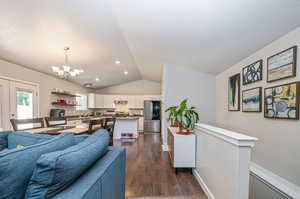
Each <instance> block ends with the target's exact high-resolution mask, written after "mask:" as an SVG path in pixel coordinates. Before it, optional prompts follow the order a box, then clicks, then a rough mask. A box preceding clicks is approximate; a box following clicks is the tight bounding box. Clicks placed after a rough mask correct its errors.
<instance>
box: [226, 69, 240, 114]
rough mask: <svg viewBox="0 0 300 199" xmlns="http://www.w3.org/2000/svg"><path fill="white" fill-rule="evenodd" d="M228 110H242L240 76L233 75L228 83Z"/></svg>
mask: <svg viewBox="0 0 300 199" xmlns="http://www.w3.org/2000/svg"><path fill="white" fill-rule="evenodd" d="M228 110H229V111H239V110H240V74H236V75H233V76H231V77H230V78H229V81H228Z"/></svg>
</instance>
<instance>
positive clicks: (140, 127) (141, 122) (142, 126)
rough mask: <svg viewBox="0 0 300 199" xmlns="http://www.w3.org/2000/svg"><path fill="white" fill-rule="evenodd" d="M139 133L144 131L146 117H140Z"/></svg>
mask: <svg viewBox="0 0 300 199" xmlns="http://www.w3.org/2000/svg"><path fill="white" fill-rule="evenodd" d="M138 131H144V117H140V118H139V121H138Z"/></svg>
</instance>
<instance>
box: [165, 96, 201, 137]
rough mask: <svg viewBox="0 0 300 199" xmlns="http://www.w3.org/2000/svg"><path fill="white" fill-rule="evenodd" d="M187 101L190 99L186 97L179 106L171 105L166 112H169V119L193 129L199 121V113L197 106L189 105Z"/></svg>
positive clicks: (188, 129)
mask: <svg viewBox="0 0 300 199" xmlns="http://www.w3.org/2000/svg"><path fill="white" fill-rule="evenodd" d="M187 103H188V100H187V99H185V100H183V101H182V102H181V103H180V104H179V105H178V106H171V107H169V108H168V109H167V110H166V112H169V118H168V120H171V121H172V122H173V123H174V122H178V123H179V124H180V127H182V128H183V129H185V130H187V131H192V130H194V128H195V124H196V123H197V122H198V121H199V114H198V113H197V112H196V107H194V106H192V107H189V106H188V104H187Z"/></svg>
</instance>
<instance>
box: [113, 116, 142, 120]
mask: <svg viewBox="0 0 300 199" xmlns="http://www.w3.org/2000/svg"><path fill="white" fill-rule="evenodd" d="M116 119H117V120H138V119H139V118H138V117H131V116H129V117H116Z"/></svg>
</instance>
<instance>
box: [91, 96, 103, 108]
mask: <svg viewBox="0 0 300 199" xmlns="http://www.w3.org/2000/svg"><path fill="white" fill-rule="evenodd" d="M103 107H104V96H103V95H99V94H95V93H90V94H89V95H88V108H103Z"/></svg>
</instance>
